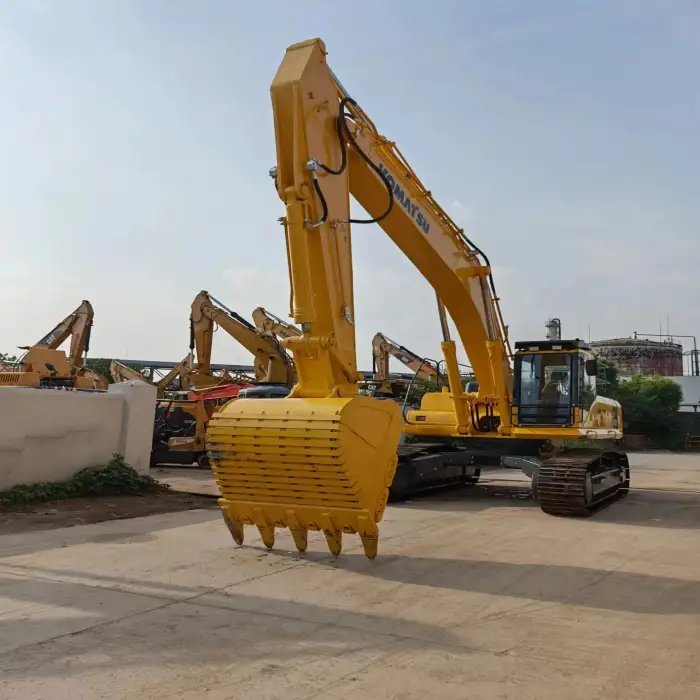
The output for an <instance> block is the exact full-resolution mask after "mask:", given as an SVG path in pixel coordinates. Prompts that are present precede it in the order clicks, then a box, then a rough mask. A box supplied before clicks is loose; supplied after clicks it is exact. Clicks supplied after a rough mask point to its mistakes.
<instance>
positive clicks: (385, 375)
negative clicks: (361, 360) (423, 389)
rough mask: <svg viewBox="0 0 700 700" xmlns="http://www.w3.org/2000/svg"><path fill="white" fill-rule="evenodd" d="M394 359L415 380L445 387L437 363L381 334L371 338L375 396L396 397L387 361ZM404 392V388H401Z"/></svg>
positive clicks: (445, 378) (443, 376) (444, 381)
mask: <svg viewBox="0 0 700 700" xmlns="http://www.w3.org/2000/svg"><path fill="white" fill-rule="evenodd" d="M392 357H394V358H396V359H397V360H398V361H399V362H401V363H402V364H403V365H405V366H406V367H408V369H410V370H411V371H412V372H413V373H414V377H415V378H416V379H420V380H422V381H424V382H429V383H431V384H433V385H434V388H435V389H437V390H439V389H440V387H443V386H447V377H445V375H444V374H443V373H442V372H440V370H439V368H438V363H437V362H435V361H434V360H430V359H428V358H425V357H420V356H419V355H416V354H415V353H414V352H411V351H410V350H409V349H408V348H405V347H404V346H403V345H399V343H396V342H394V341H393V340H390V339H389V338H387V336H385V335H384V334H383V333H376V334H375V336H374V338H372V371H373V373H374V378H375V381H376V382H379V384H378V385H377V387H376V391H375V395H380V396H387V397H392V396H395V395H396V382H392V381H391V380H390V377H389V361H390V359H391V358H392ZM402 388H403V390H404V391H405V390H406V387H405V386H403V387H402Z"/></svg>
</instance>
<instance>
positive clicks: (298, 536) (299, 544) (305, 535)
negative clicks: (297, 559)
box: [285, 510, 309, 554]
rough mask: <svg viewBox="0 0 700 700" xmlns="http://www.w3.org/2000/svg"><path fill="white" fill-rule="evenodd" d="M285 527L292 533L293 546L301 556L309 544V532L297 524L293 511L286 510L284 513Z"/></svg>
mask: <svg viewBox="0 0 700 700" xmlns="http://www.w3.org/2000/svg"><path fill="white" fill-rule="evenodd" d="M285 515H286V521H287V527H288V528H289V531H290V532H291V533H292V537H293V538H294V544H295V545H296V548H297V549H298V550H299V551H300V552H301V553H302V554H303V553H304V552H305V551H306V547H307V546H308V544H309V531H308V530H307V529H306V528H305V527H302V526H301V525H300V524H299V520H298V519H297V516H296V513H295V512H294V510H288V511H287V512H286V513H285Z"/></svg>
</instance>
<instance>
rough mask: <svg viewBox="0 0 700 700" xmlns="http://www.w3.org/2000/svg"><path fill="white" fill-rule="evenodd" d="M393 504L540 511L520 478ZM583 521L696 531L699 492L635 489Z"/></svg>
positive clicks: (410, 507)
mask: <svg viewBox="0 0 700 700" xmlns="http://www.w3.org/2000/svg"><path fill="white" fill-rule="evenodd" d="M391 507H393V508H399V509H407V510H428V511H431V510H434V511H447V512H463V511H464V512H467V511H475V510H476V511H480V510H487V509H489V508H513V507H517V508H528V509H529V508H534V509H536V510H539V506H538V505H537V503H536V502H535V501H533V500H532V494H531V491H530V487H529V484H528V483H527V482H517V481H514V482H511V483H503V482H501V483H489V482H484V483H481V482H480V483H479V484H477V485H476V486H471V487H467V488H464V487H453V488H446V489H443V490H440V491H434V492H426V493H424V494H420V495H416V496H415V497H413V498H412V499H410V500H408V501H404V502H400V503H393V504H391ZM541 515H542V517H543V518H551V517H553V516H550V515H545V514H544V513H542V514H541ZM581 520H582V522H601V523H609V524H611V525H614V524H619V525H641V526H644V527H658V528H671V529H680V530H697V529H700V493H694V492H687V491H670V490H669V491H666V490H659V489H634V488H632V489H631V491H630V493H629V495H628V496H627V497H626V498H624V499H622V500H620V501H616V502H615V503H613V504H611V505H610V506H608V507H607V508H604V509H603V510H600V511H598V512H597V513H594V514H593V515H592V516H590V518H582V519H581Z"/></svg>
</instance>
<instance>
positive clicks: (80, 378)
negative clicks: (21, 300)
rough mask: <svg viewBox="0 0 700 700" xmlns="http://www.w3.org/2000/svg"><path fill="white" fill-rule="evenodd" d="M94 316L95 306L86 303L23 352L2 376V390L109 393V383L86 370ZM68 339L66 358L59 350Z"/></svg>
mask: <svg viewBox="0 0 700 700" xmlns="http://www.w3.org/2000/svg"><path fill="white" fill-rule="evenodd" d="M94 316H95V312H94V310H93V308H92V304H91V303H90V302H89V301H87V300H83V302H82V303H81V304H80V306H78V308H77V309H75V311H73V312H72V313H71V314H69V315H68V316H66V317H65V318H64V319H63V320H62V321H60V322H59V323H58V324H56V326H54V328H52V329H51V330H50V331H49V332H48V333H47V334H46V335H44V336H43V337H42V338H40V339H39V340H38V341H37V342H36V343H34V345H30V346H22V347H21V348H20V349H21V350H26V352H25V353H24V355H23V356H22V357H21V358H20V360H19V362H18V363H17V365H16V367H13V369H12V370H11V371H2V372H0V386H26V387H34V388H42V389H58V388H61V389H100V390H106V389H107V388H108V386H109V382H108V381H107V379H106V378H105V377H103V376H102V375H101V374H98V373H97V372H95V371H94V370H91V369H89V368H88V367H86V366H85V363H86V360H87V353H88V350H89V349H90V334H91V332H92V324H93V319H94ZM68 338H70V349H69V352H68V355H66V353H65V352H64V351H63V350H59V348H60V347H61V345H63V343H64V342H65V341H66V340H68Z"/></svg>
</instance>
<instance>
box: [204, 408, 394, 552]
mask: <svg viewBox="0 0 700 700" xmlns="http://www.w3.org/2000/svg"><path fill="white" fill-rule="evenodd" d="M402 426H403V419H402V416H401V410H400V408H399V407H398V405H397V404H396V403H395V402H393V401H380V400H377V399H372V398H369V397H365V396H356V397H353V398H336V397H332V398H324V399H316V398H314V399H306V398H286V399H238V400H235V401H230V402H229V403H227V404H226V405H224V406H223V407H222V408H221V409H220V410H219V411H217V412H216V413H215V414H214V415H213V416H212V418H211V420H210V421H209V424H208V427H207V449H208V451H209V452H210V454H211V467H212V471H213V472H214V476H215V477H216V483H217V486H218V487H219V491H220V493H221V499H220V501H219V503H220V505H221V507H222V509H224V510H225V511H226V513H227V515H228V519H229V520H230V521H231V523H232V524H231V525H229V522H228V521H227V525H228V527H229V530H231V534H232V535H233V537H234V540H235V541H236V542H242V541H243V534H242V531H243V525H244V523H245V524H248V525H253V526H256V527H257V528H258V529H259V531H260V535H261V537H262V540H263V542H264V543H265V545H266V546H267V547H268V548H270V547H272V546H273V544H274V535H275V532H274V530H275V528H288V529H289V531H290V532H291V534H292V537H293V538H294V544H295V545H296V548H297V549H298V550H299V551H300V552H304V551H305V550H306V547H307V540H308V531H309V530H312V531H314V532H319V531H321V532H323V533H324V535H325V537H326V541H327V542H328V547H329V549H330V551H331V552H332V553H333V554H334V555H335V556H338V555H339V554H340V552H341V550H342V533H346V534H350V535H351V534H359V535H360V537H361V538H362V543H363V547H364V550H365V554H366V555H367V556H368V557H373V556H376V553H377V548H378V545H377V538H378V536H379V530H378V528H377V523H378V522H379V521H380V520H381V519H382V516H383V515H384V509H385V507H386V502H387V496H388V487H389V485H390V484H391V481H392V478H393V476H394V472H395V469H396V448H397V446H398V443H399V438H400V436H401V430H402Z"/></svg>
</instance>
